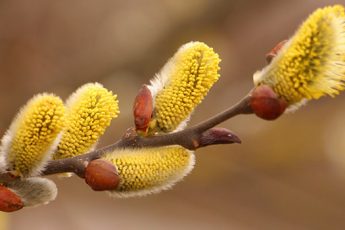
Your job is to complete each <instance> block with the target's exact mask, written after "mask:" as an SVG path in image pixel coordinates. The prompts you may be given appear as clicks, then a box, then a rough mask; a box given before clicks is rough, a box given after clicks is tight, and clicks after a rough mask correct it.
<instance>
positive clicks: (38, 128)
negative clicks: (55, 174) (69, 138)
mask: <svg viewBox="0 0 345 230" xmlns="http://www.w3.org/2000/svg"><path fill="white" fill-rule="evenodd" d="M64 112H65V107H64V104H63V102H62V100H61V99H60V98H59V97H56V96H54V95H52V94H39V95H37V96H35V97H33V98H32V99H31V100H30V101H29V102H28V103H27V104H26V105H25V106H24V107H23V108H22V109H21V111H20V112H19V113H18V115H17V116H16V118H15V119H14V121H13V122H12V124H11V126H10V128H9V130H8V131H7V133H6V134H5V136H4V137H3V139H2V143H1V155H2V157H0V158H4V159H5V164H6V166H7V167H8V168H9V169H10V170H14V171H15V172H16V173H17V174H18V175H19V176H24V177H26V176H33V175H37V174H39V172H40V171H41V170H42V169H43V168H44V166H45V164H46V162H47V161H48V160H49V159H50V157H51V154H52V151H53V150H54V149H55V148H56V145H57V141H58V140H59V138H58V134H59V133H60V131H61V130H62V127H63V122H64Z"/></svg>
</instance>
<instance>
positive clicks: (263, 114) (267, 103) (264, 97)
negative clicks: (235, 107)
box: [250, 85, 287, 120]
mask: <svg viewBox="0 0 345 230" xmlns="http://www.w3.org/2000/svg"><path fill="white" fill-rule="evenodd" d="M250 106H251V108H252V110H253V112H254V113H255V114H256V115H257V116H258V117H260V118H262V119H264V120H274V119H277V118H278V117H279V116H280V115H282V114H283V113H284V111H285V109H286V107H287V102H286V101H285V100H284V99H282V98H279V97H278V96H277V94H276V93H275V92H274V91H273V89H272V88H270V87H269V86H267V85H260V86H258V87H256V88H255V89H254V90H253V91H252V95H251V98H250Z"/></svg>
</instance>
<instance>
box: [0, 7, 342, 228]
mask: <svg viewBox="0 0 345 230" xmlns="http://www.w3.org/2000/svg"><path fill="white" fill-rule="evenodd" d="M335 3H343V4H344V3H345V1H331V0H319V1H316V0H304V1H298V0H290V1H274V0H265V1H255V0H241V1H240V0H233V1H227V0H190V1H186V0H184V1H180V0H164V1H154V0H145V1H133V0H130V1H114V0H98V1H91V0H74V1H69V0H60V1H47V0H31V1H26V0H17V1H1V2H0V78H1V84H0V106H1V113H0V133H1V134H3V133H4V132H5V131H6V129H7V127H8V126H9V124H10V122H11V119H12V118H13V116H14V115H15V114H16V112H17V111H18V109H19V108H20V107H21V106H22V105H23V104H24V103H25V102H26V101H27V100H28V99H29V98H30V97H32V96H33V95H34V94H36V93H39V92H44V91H47V92H53V93H55V94H57V95H60V96H61V97H63V98H64V99H66V98H67V96H68V95H69V94H70V93H72V92H73V91H74V90H75V89H76V88H77V87H78V86H80V85H82V84H84V83H86V82H95V81H97V82H100V83H102V84H104V86H105V87H107V88H109V89H111V90H112V91H113V92H115V93H116V94H117V95H118V98H119V100H120V109H121V114H120V117H119V118H117V119H116V120H114V121H113V122H112V125H111V127H110V128H109V129H108V130H107V133H106V134H105V135H104V137H103V138H102V140H101V141H100V143H99V146H104V145H107V144H110V143H112V142H114V141H115V140H117V139H118V138H119V137H120V136H121V135H122V134H123V132H124V131H125V129H126V128H128V127H130V126H132V125H133V122H132V116H131V108H132V101H133V98H134V97H135V95H136V92H137V90H138V89H139V88H140V86H141V85H142V84H144V83H147V82H148V81H149V79H150V78H151V77H152V76H153V75H154V74H155V73H156V72H158V71H159V69H160V68H161V67H162V66H163V64H164V63H165V61H166V60H167V59H168V58H169V57H170V56H172V55H173V54H174V52H175V51H176V50H177V48H178V47H179V46H181V45H182V44H184V43H186V42H188V41H191V40H198V41H204V42H206V43H207V44H208V45H210V46H212V47H213V48H214V49H215V50H216V51H217V52H218V53H219V54H220V56H221V58H222V63H221V67H222V69H221V76H222V77H221V79H220V80H219V82H218V83H217V84H216V85H215V87H214V88H213V90H212V91H211V92H210V94H209V96H208V97H207V98H206V99H205V101H204V103H203V104H202V105H200V106H199V107H198V109H197V110H196V112H195V114H194V116H193V118H192V122H191V123H193V124H194V123H197V122H200V121H202V120H203V119H205V118H208V117H209V116H211V115H213V114H215V113H217V112H219V111H221V110H223V109H225V108H226V107H228V106H231V105H232V104H234V103H235V102H236V101H237V100H239V99H240V98H241V97H242V96H244V95H245V94H246V93H247V92H248V91H249V90H250V89H251V87H252V85H253V83H252V74H253V73H254V72H255V71H256V70H258V69H261V68H262V67H263V66H264V65H265V54H266V53H267V52H268V50H270V49H271V48H272V47H273V46H274V45H275V44H276V43H277V42H279V41H281V40H283V39H286V38H288V37H289V36H291V35H292V34H293V32H294V31H295V30H296V28H297V27H298V25H299V24H300V23H301V22H302V21H303V20H304V19H305V18H306V17H307V16H308V15H309V14H310V13H311V12H312V11H314V10H315V9H316V8H318V7H322V6H325V5H330V4H335ZM344 101H345V97H344V95H341V96H339V97H337V98H336V99H331V98H322V99H321V100H319V101H312V102H310V103H309V104H308V106H306V107H303V108H302V109H300V110H299V111H297V112H296V113H294V114H289V115H285V116H283V117H282V118H280V119H278V120H277V121H274V122H268V121H262V120H260V119H258V118H256V117H255V116H252V115H247V116H241V117H236V118H234V119H232V120H229V121H227V122H225V123H223V124H222V126H224V127H226V128H229V129H231V130H233V131H234V132H236V133H237V134H238V135H239V136H240V137H241V138H242V141H243V143H242V144H241V145H222V146H212V147H208V148H204V149H200V150H198V151H197V152H196V157H197V162H196V166H195V169H194V170H193V171H192V173H191V174H190V175H189V176H188V177H186V178H185V180H184V181H182V182H180V183H178V184H177V185H176V186H175V187H174V188H173V189H172V190H170V191H166V192H162V193H160V194H158V195H152V196H148V197H144V198H132V199H111V198H109V197H108V196H107V195H106V194H105V193H100V192H98V193H97V192H93V191H91V189H90V188H89V187H88V186H86V185H85V183H84V182H83V181H82V180H80V179H78V178H71V179H64V180H61V179H59V178H56V177H53V179H54V181H56V182H57V184H58V187H59V196H58V198H57V200H56V201H54V202H53V203H51V204H49V205H47V206H41V207H37V208H26V209H24V210H21V211H19V212H16V213H13V214H10V215H9V217H10V223H9V226H10V229H14V230H21V229H25V230H28V229H36V230H41V229H42V230H45V229H50V230H55V229H56V230H57V229H66V230H69V229H85V230H88V229H236V230H242V229H263V230H269V229H345V142H344V140H345V107H344V106H342V105H343V104H344Z"/></svg>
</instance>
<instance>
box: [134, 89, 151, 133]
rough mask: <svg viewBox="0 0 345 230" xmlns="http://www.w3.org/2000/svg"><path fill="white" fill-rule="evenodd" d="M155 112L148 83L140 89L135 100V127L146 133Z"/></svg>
mask: <svg viewBox="0 0 345 230" xmlns="http://www.w3.org/2000/svg"><path fill="white" fill-rule="evenodd" d="M152 112H153V102H152V95H151V91H150V90H149V89H148V88H147V86H146V85H143V86H142V87H141V89H140V90H139V92H138V94H137V96H136V97H135V100H134V106H133V115H134V123H135V128H136V130H137V131H139V133H143V134H146V131H147V128H148V125H149V123H150V121H151V117H152Z"/></svg>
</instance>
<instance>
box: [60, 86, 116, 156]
mask: <svg viewBox="0 0 345 230" xmlns="http://www.w3.org/2000/svg"><path fill="white" fill-rule="evenodd" d="M66 106H67V111H66V122H65V127H64V130H63V133H62V138H61V141H60V143H59V145H58V149H57V151H56V152H55V154H54V159H61V158H68V157H74V156H77V155H80V154H83V153H85V152H88V151H90V150H92V148H93V147H94V146H95V145H96V143H97V141H98V139H99V138H100V136H102V135H103V133H104V132H105V129H106V128H107V127H108V126H109V125H110V122H111V120H112V119H113V118H115V117H117V115H118V114H119V108H118V101H117V99H116V95H113V94H112V92H111V91H108V90H107V89H105V88H104V87H103V86H102V85H101V84H98V83H93V84H91V83H89V84H85V85H84V86H82V87H80V88H79V89H78V90H77V91H76V92H75V93H74V94H72V95H71V96H70V97H69V99H68V100H67V102H66Z"/></svg>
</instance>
